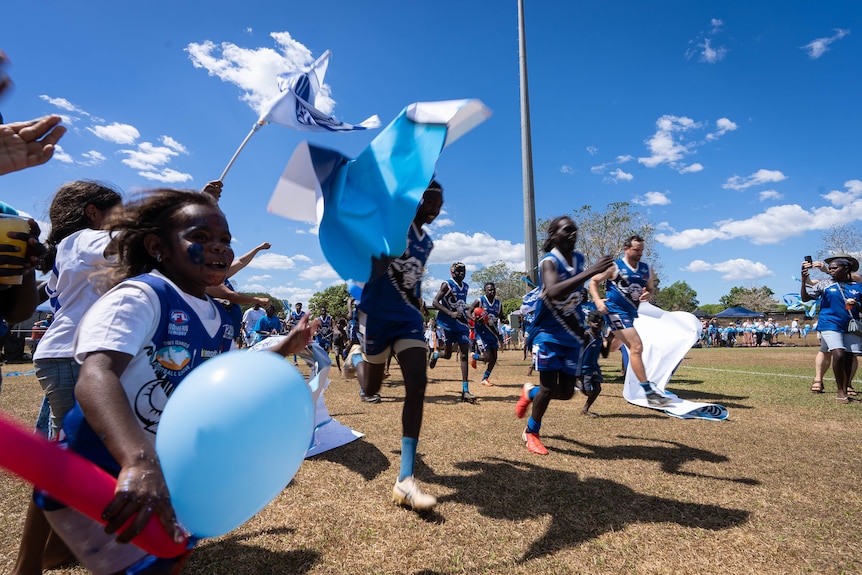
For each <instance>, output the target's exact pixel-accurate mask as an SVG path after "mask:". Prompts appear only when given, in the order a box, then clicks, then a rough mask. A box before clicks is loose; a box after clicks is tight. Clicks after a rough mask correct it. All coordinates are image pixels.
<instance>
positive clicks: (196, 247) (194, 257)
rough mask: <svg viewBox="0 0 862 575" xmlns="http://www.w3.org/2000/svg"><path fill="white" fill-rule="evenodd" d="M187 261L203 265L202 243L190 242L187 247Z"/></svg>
mask: <svg viewBox="0 0 862 575" xmlns="http://www.w3.org/2000/svg"><path fill="white" fill-rule="evenodd" d="M188 253H189V261H190V262H192V263H193V264H194V265H196V266H202V265H204V246H203V245H202V244H192V245H190V246H189V249H188Z"/></svg>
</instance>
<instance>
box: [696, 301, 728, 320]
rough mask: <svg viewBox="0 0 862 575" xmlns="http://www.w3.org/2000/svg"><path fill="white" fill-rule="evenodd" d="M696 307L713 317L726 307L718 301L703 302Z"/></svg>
mask: <svg viewBox="0 0 862 575" xmlns="http://www.w3.org/2000/svg"><path fill="white" fill-rule="evenodd" d="M697 309H699V310H700V311H702V312H703V313H705V314H706V315H708V316H709V317H713V316H714V315H715V314H717V313H718V312H720V311H724V310H726V309H727V308H726V307H725V306H723V305H721V304H720V303H705V304H703V305H701V306H700V307H699V308H697Z"/></svg>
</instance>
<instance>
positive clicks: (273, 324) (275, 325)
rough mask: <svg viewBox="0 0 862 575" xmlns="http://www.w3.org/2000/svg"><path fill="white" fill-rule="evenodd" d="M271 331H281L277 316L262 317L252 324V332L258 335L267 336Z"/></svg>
mask: <svg viewBox="0 0 862 575" xmlns="http://www.w3.org/2000/svg"><path fill="white" fill-rule="evenodd" d="M273 330H275V331H281V320H280V319H278V316H272V317H269V316H268V315H264V316H261V318H260V319H259V320H257V323H256V324H254V331H257V332H260V333H266V334H268V333H269V332H271V331H273Z"/></svg>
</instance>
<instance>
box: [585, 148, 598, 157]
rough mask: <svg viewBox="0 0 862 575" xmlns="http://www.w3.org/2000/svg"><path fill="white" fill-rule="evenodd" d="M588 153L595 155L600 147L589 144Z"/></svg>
mask: <svg viewBox="0 0 862 575" xmlns="http://www.w3.org/2000/svg"><path fill="white" fill-rule="evenodd" d="M587 153H588V154H589V155H591V156H595V155H596V154H598V153H599V149H598V148H597V147H595V146H587Z"/></svg>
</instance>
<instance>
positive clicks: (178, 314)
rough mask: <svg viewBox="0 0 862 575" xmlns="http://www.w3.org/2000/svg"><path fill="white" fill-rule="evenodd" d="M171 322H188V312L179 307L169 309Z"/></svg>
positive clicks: (182, 323)
mask: <svg viewBox="0 0 862 575" xmlns="http://www.w3.org/2000/svg"><path fill="white" fill-rule="evenodd" d="M171 323H172V324H174V325H185V324H187V323H189V314H187V313H186V312H184V311H183V310H181V309H174V310H171Z"/></svg>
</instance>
